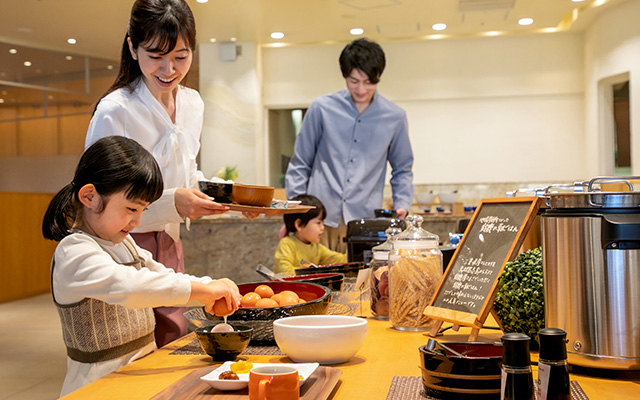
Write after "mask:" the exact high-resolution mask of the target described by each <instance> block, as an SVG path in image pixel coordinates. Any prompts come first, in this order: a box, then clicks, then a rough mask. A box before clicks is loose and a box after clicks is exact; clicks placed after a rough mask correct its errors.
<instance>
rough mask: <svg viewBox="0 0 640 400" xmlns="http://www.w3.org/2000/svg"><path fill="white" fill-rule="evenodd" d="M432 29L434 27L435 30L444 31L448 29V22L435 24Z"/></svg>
mask: <svg viewBox="0 0 640 400" xmlns="http://www.w3.org/2000/svg"><path fill="white" fill-rule="evenodd" d="M431 29H433V30H434V31H443V30H445V29H447V24H442V23H439V24H433V25H431Z"/></svg>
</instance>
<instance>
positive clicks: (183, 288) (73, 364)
mask: <svg viewBox="0 0 640 400" xmlns="http://www.w3.org/2000/svg"><path fill="white" fill-rule="evenodd" d="M135 247H136V250H137V251H138V255H139V256H140V258H142V259H143V260H144V263H145V267H143V268H141V269H139V270H138V269H136V268H135V267H133V266H125V265H122V264H119V263H128V262H131V261H133V259H132V255H131V253H130V252H129V250H128V249H127V248H126V247H125V245H124V244H122V243H118V244H116V243H113V242H110V241H106V240H102V239H100V238H97V237H95V236H91V235H89V234H86V233H83V232H75V233H72V234H71V235H69V236H67V237H65V238H64V239H62V240H61V241H60V243H59V244H58V247H57V248H56V250H55V252H54V256H53V260H54V263H55V266H54V267H53V271H52V277H51V282H52V291H53V295H54V297H55V300H56V301H57V302H58V303H59V304H64V305H66V304H73V303H77V302H79V301H82V300H83V299H84V298H94V299H98V300H102V301H104V302H107V303H110V304H120V305H122V306H125V307H128V308H151V307H158V306H174V305H192V306H196V305H202V304H201V303H199V302H189V297H190V296H191V281H198V282H202V283H205V284H206V283H209V282H211V281H212V279H211V278H210V277H201V278H199V277H195V276H192V275H188V274H182V273H177V272H175V271H173V270H172V269H169V268H166V267H165V266H164V265H162V264H160V263H158V262H156V261H154V260H153V258H152V257H151V253H149V252H148V251H146V250H144V249H142V248H140V247H139V246H137V245H136V246H135ZM155 349H156V346H155V343H151V344H150V345H147V346H145V347H144V348H142V349H138V350H136V351H133V352H131V353H129V354H126V355H125V356H123V357H119V358H116V359H113V360H108V361H104V362H98V363H93V364H87V363H81V362H78V361H75V360H72V359H70V358H69V357H67V376H66V377H65V382H64V385H63V388H62V394H61V395H65V394H67V393H70V392H71V391H73V390H76V389H78V388H79V387H81V386H84V385H86V384H88V383H90V382H92V381H94V380H96V379H98V378H100V377H102V376H104V375H106V374H108V373H110V372H113V371H115V370H116V369H118V368H120V367H122V366H124V365H127V364H129V363H130V362H131V361H133V360H135V359H137V358H140V357H142V356H144V355H146V354H148V353H150V352H152V351H153V350H155Z"/></svg>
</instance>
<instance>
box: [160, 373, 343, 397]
mask: <svg viewBox="0 0 640 400" xmlns="http://www.w3.org/2000/svg"><path fill="white" fill-rule="evenodd" d="M218 367H219V366H215V367H207V368H201V369H197V370H195V371H191V372H190V373H189V374H187V375H185V376H184V377H183V378H182V379H180V380H178V381H176V382H174V383H173V384H172V385H171V386H168V387H167V388H165V389H164V390H163V391H161V392H160V393H158V394H156V395H155V396H153V397H152V398H151V400H178V399H190V400H218V399H220V400H246V399H248V398H249V388H244V389H241V390H234V391H228V392H225V391H222V390H217V389H214V388H212V387H211V386H209V384H207V383H206V382H205V381H203V380H202V379H200V377H202V376H205V375H206V374H208V373H209V372H211V371H213V370H214V369H216V368H218ZM340 376H342V371H340V370H339V369H337V368H332V367H322V366H320V367H318V368H317V369H316V370H315V371H314V373H313V374H312V375H311V376H310V377H309V378H307V381H306V382H305V383H304V385H302V386H301V387H300V399H301V400H324V399H327V398H329V395H330V394H331V392H332V391H333V388H334V387H335V386H336V384H337V383H338V380H339V379H340Z"/></svg>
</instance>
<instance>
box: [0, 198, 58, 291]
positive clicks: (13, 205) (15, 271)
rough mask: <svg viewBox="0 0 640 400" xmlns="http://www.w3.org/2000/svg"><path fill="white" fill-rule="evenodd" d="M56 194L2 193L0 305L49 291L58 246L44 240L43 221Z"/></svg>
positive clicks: (0, 218)
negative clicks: (54, 252) (50, 271)
mask: <svg viewBox="0 0 640 400" xmlns="http://www.w3.org/2000/svg"><path fill="white" fill-rule="evenodd" d="M52 198H53V194H42V193H8V192H0V221H2V226H1V227H0V276H1V277H2V278H1V279H0V303H4V302H7V301H13V300H19V299H23V298H27V297H31V296H35V295H38V294H42V293H47V292H49V291H50V277H49V268H50V263H51V257H52V256H53V251H54V250H55V248H56V245H57V242H53V241H50V240H45V239H44V238H43V237H42V228H41V227H42V217H43V216H44V212H45V210H46V209H47V206H48V205H49V201H51V199H52Z"/></svg>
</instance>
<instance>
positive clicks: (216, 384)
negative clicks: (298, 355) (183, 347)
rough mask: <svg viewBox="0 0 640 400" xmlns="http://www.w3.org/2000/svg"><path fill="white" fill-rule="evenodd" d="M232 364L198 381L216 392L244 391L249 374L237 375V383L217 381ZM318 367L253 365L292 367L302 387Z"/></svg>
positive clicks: (313, 364)
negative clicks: (201, 381)
mask: <svg viewBox="0 0 640 400" xmlns="http://www.w3.org/2000/svg"><path fill="white" fill-rule="evenodd" d="M233 363H234V361H227V362H225V363H224V364H222V365H221V366H219V367H218V368H216V369H214V370H213V371H211V372H209V373H208V374H206V375H205V376H203V377H201V378H200V379H202V380H203V381H205V382H207V383H208V384H209V385H210V386H211V387H212V388H214V389H218V390H225V391H226V390H240V389H244V388H246V387H247V386H248V385H249V373H246V374H238V378H240V379H239V380H237V381H236V380H229V379H218V376H220V374H221V373H223V372H225V371H230V370H231V364H233ZM319 365H320V364H318V363H306V364H284V363H275V364H268V363H253V368H257V367H268V366H278V367H281V366H289V367H293V368H295V369H297V370H298V374H299V375H300V376H301V377H302V379H301V380H300V385H301V386H302V384H303V383H305V382H306V381H307V378H309V377H310V376H311V374H313V372H314V371H315V370H316V368H318V366H319Z"/></svg>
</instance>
